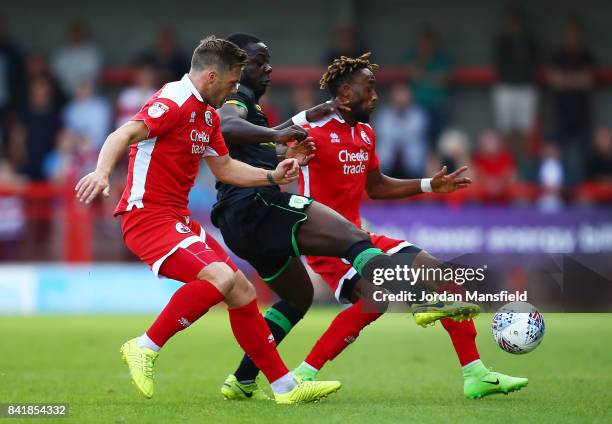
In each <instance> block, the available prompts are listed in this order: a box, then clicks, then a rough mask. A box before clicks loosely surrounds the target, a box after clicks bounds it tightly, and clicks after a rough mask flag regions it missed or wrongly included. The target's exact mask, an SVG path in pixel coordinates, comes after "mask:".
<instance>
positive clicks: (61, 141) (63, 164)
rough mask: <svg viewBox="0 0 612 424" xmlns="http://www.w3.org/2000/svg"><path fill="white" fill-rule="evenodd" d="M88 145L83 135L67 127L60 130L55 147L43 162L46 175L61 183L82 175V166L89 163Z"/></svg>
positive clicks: (50, 179) (49, 178)
mask: <svg viewBox="0 0 612 424" xmlns="http://www.w3.org/2000/svg"><path fill="white" fill-rule="evenodd" d="M88 147H89V146H88V143H87V140H85V139H84V137H83V136H81V135H79V134H77V133H74V132H72V131H69V130H67V129H63V130H62V131H60V133H59V134H58V137H57V143H56V146H55V149H54V150H53V151H52V152H50V153H49V154H48V155H47V157H46V158H45V161H44V162H43V172H44V174H45V177H46V178H47V179H48V180H49V181H54V182H59V183H61V182H64V181H67V180H68V181H72V179H74V178H75V177H76V176H80V175H81V174H82V172H81V168H82V166H83V165H84V164H85V163H87V156H88V154H89V148H88Z"/></svg>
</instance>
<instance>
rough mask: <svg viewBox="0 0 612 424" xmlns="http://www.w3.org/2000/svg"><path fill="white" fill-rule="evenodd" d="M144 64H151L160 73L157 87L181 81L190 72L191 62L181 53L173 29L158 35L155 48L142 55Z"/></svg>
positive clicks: (161, 31)
mask: <svg viewBox="0 0 612 424" xmlns="http://www.w3.org/2000/svg"><path fill="white" fill-rule="evenodd" d="M141 61H142V62H146V63H150V64H151V65H152V66H153V67H154V68H155V69H156V71H157V72H158V76H159V81H158V82H157V85H161V84H165V83H167V82H169V81H178V80H180V79H181V78H182V77H183V75H184V74H185V73H187V72H188V71H189V60H188V59H187V57H186V56H185V55H184V54H183V53H182V52H181V51H180V49H179V47H178V44H177V41H176V33H175V31H174V29H173V28H163V29H161V30H160V31H159V32H158V33H157V37H156V39H155V45H154V46H153V48H152V49H151V50H149V51H147V52H145V53H143V54H142V57H141Z"/></svg>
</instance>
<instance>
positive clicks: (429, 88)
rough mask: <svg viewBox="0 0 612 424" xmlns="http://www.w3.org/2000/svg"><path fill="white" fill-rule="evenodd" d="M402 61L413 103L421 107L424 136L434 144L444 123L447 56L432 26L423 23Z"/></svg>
mask: <svg viewBox="0 0 612 424" xmlns="http://www.w3.org/2000/svg"><path fill="white" fill-rule="evenodd" d="M406 63H407V67H408V73H409V76H410V79H411V81H412V90H413V91H412V92H413V95H414V100H415V102H416V103H417V104H419V105H420V106H422V107H424V108H425V111H426V113H427V118H428V119H427V120H428V122H429V127H428V134H427V138H428V141H429V143H430V145H432V146H434V145H435V143H436V142H437V141H438V138H439V136H440V134H441V133H442V131H443V130H444V128H446V125H447V123H448V97H449V89H448V86H449V82H450V77H451V59H450V57H449V56H448V55H447V54H446V53H445V52H444V50H442V48H441V47H440V42H439V37H438V34H437V32H436V31H435V29H434V28H433V27H431V26H429V25H426V26H424V27H423V28H422V29H421V31H420V34H419V37H418V44H417V47H416V49H413V50H411V51H409V52H408V55H407V58H406Z"/></svg>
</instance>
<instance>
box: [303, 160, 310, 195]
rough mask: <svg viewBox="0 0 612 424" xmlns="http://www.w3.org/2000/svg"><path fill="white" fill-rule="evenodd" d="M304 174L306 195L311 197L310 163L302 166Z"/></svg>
mask: <svg viewBox="0 0 612 424" xmlns="http://www.w3.org/2000/svg"><path fill="white" fill-rule="evenodd" d="M302 175H303V176H304V196H306V197H310V169H309V168H308V165H306V166H302Z"/></svg>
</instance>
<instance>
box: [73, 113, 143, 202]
mask: <svg viewBox="0 0 612 424" xmlns="http://www.w3.org/2000/svg"><path fill="white" fill-rule="evenodd" d="M148 135H149V128H147V126H146V125H145V123H144V122H143V121H129V122H127V123H125V124H124V125H122V126H121V127H119V128H117V129H116V130H115V131H113V132H112V133H111V134H110V135H109V136H108V137H107V138H106V141H105V142H104V145H102V149H101V150H100V155H99V156H98V164H97V166H96V169H95V171H93V172H91V173H89V174H87V175H85V176H84V177H83V178H81V180H80V181H79V182H78V183H77V185H76V187H75V191H76V196H77V199H79V201H81V202H85V203H90V202H91V201H92V200H93V199H95V198H96V196H98V194H100V193H102V194H103V195H104V196H108V195H109V178H110V175H111V173H112V171H113V169H114V168H115V165H116V164H117V161H118V160H119V158H120V157H122V156H123V155H125V151H126V150H127V148H128V146H129V145H131V144H134V143H139V142H141V141H142V140H146V139H147V137H148Z"/></svg>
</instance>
